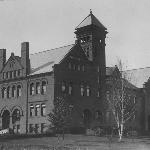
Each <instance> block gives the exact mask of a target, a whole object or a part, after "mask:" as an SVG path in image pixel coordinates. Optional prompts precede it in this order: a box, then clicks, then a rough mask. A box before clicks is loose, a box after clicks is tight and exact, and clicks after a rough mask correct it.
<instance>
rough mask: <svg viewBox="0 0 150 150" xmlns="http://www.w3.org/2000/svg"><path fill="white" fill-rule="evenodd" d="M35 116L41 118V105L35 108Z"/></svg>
mask: <svg viewBox="0 0 150 150" xmlns="http://www.w3.org/2000/svg"><path fill="white" fill-rule="evenodd" d="M35 116H40V105H36V106H35Z"/></svg>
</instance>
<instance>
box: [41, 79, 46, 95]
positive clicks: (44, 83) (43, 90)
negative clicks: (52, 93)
mask: <svg viewBox="0 0 150 150" xmlns="http://www.w3.org/2000/svg"><path fill="white" fill-rule="evenodd" d="M45 93H46V82H45V81H42V94H45Z"/></svg>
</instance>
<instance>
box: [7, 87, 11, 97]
mask: <svg viewBox="0 0 150 150" xmlns="http://www.w3.org/2000/svg"><path fill="white" fill-rule="evenodd" d="M10 97H11V92H10V87H9V86H8V87H7V98H10Z"/></svg>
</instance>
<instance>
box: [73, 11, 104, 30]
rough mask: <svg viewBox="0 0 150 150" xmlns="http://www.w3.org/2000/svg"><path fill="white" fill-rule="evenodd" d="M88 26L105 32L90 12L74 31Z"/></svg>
mask: <svg viewBox="0 0 150 150" xmlns="http://www.w3.org/2000/svg"><path fill="white" fill-rule="evenodd" d="M89 25H95V26H97V27H99V28H102V29H104V30H106V28H105V26H104V25H103V24H102V23H101V22H100V21H99V20H98V19H97V18H96V17H95V16H94V15H93V14H92V11H90V14H89V15H88V16H87V17H86V18H85V19H84V20H83V21H82V22H81V23H80V24H79V25H78V26H77V27H76V28H75V29H76V30H77V29H79V28H82V27H86V26H89Z"/></svg>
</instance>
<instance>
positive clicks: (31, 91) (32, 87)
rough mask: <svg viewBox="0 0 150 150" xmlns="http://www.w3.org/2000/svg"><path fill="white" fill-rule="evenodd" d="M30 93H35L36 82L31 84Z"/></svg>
mask: <svg viewBox="0 0 150 150" xmlns="http://www.w3.org/2000/svg"><path fill="white" fill-rule="evenodd" d="M30 95H34V84H33V83H31V84H30Z"/></svg>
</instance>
